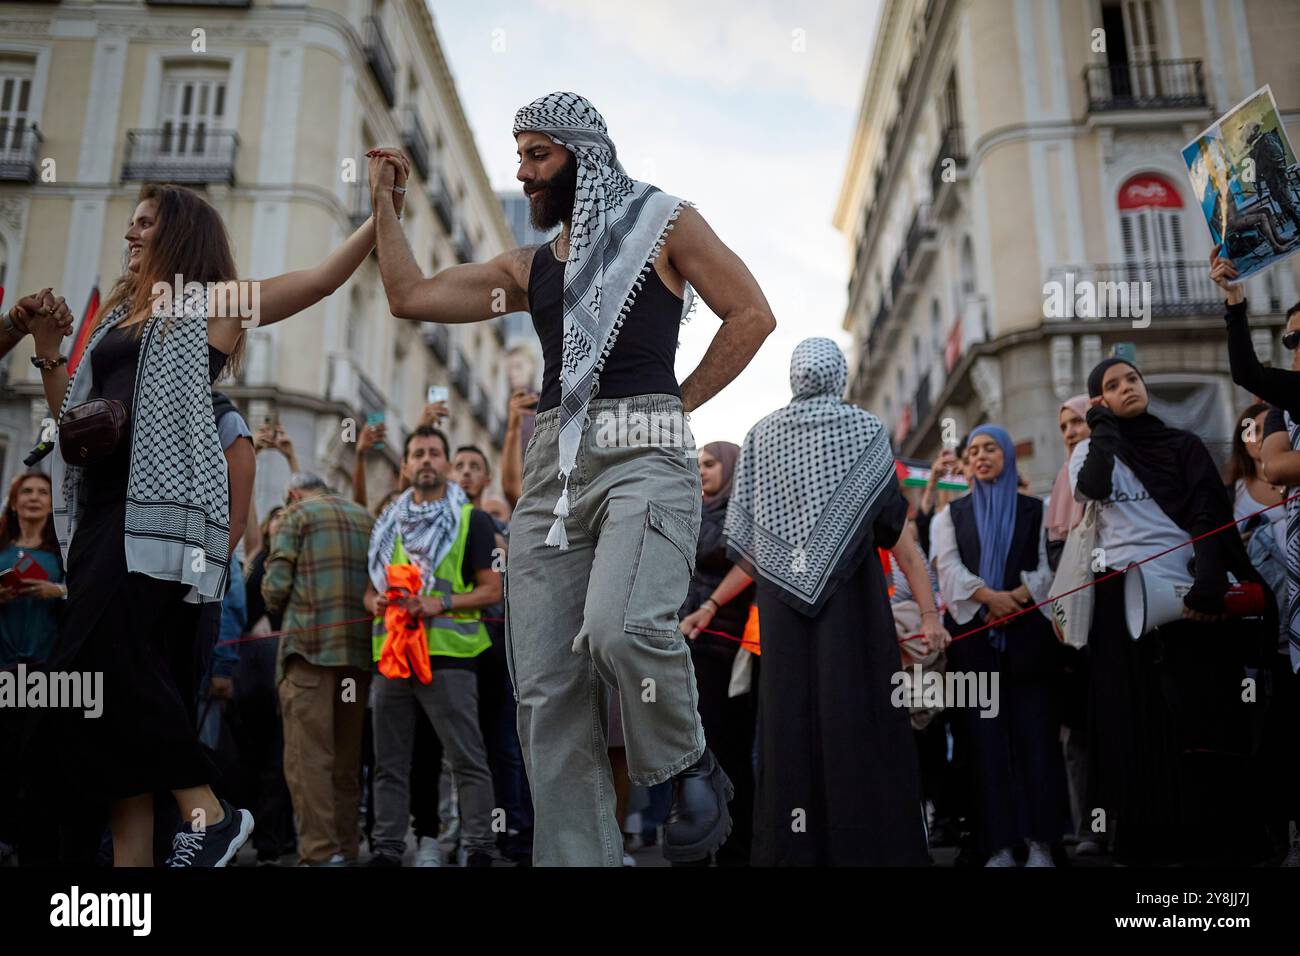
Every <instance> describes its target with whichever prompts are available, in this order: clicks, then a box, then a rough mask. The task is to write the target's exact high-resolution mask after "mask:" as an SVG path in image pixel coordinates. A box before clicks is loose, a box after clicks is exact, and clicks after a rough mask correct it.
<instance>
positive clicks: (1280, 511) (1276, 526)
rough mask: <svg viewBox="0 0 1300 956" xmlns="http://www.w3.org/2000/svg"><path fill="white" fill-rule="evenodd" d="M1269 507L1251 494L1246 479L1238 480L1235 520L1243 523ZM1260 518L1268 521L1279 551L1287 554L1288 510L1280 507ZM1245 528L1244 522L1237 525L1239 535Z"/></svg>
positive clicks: (1233, 507)
mask: <svg viewBox="0 0 1300 956" xmlns="http://www.w3.org/2000/svg"><path fill="white" fill-rule="evenodd" d="M1267 507H1268V505H1266V504H1264V502H1262V501H1259V500H1258V499H1256V498H1255V496H1254V495H1252V494H1251V493H1250V489H1249V487H1248V486H1247V484H1246V479H1245V478H1238V479H1237V495H1236V499H1235V500H1234V501H1233V505H1232V516H1233V517H1234V518H1236V519H1237V520H1238V521H1241V520H1242V519H1243V518H1245V517H1247V516H1249V515H1253V514H1256V513H1258V512H1260V511H1263V510H1264V509H1265V508H1267ZM1260 517H1261V518H1264V519H1265V520H1266V521H1268V526H1269V528H1270V529H1271V530H1272V532H1273V540H1275V541H1276V542H1277V547H1278V550H1279V551H1281V552H1282V553H1283V554H1286V509H1285V508H1283V507H1282V506H1281V505H1278V506H1277V507H1275V508H1272V509H1270V510H1269V511H1264V513H1263V514H1262V515H1260ZM1244 526H1245V524H1244V522H1243V523H1242V524H1239V525H1237V533H1238V534H1240V533H1241V530H1242V528H1243V527H1244Z"/></svg>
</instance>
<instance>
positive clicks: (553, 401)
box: [528, 242, 682, 412]
mask: <svg viewBox="0 0 1300 956" xmlns="http://www.w3.org/2000/svg"><path fill="white" fill-rule="evenodd" d="M563 291H564V263H562V262H560V261H559V260H557V259H556V258H555V253H553V252H552V251H551V244H550V243H549V242H548V243H545V244H543V245H542V246H540V247H539V248H538V250H537V252H536V253H534V254H533V268H532V272H531V274H530V275H529V277H528V311H529V312H530V313H531V314H532V317H533V328H534V329H536V330H537V337H538V338H539V339H540V340H541V343H542V362H543V368H542V395H541V398H539V399H538V402H537V410H538V411H539V412H544V411H546V410H547V409H548V408H555V407H556V406H558V405H559V404H560V363H561V361H562V359H563V352H564V311H563V308H562V306H561V296H562V294H563ZM681 317H682V300H681V299H679V298H678V297H677V296H675V295H673V293H672V291H671V290H670V289H669V288H668V287H667V286H666V285H664V283H663V280H662V279H660V278H659V273H657V272H656V271H655V270H654V267H653V266H652V267H651V268H650V275H649V276H647V277H646V280H645V282H644V283H643V284H642V286H641V290H640V291H639V292H638V293H637V296H636V301H635V302H634V303H633V304H632V308H631V309H630V310H629V311H628V314H627V317H626V318H625V319H624V320H623V326H622V328H620V329H619V332H618V339H617V340H616V341H615V342H614V348H613V350H612V351H611V352H610V353H609V357H608V358H606V359H605V367H604V368H603V369H601V372H600V388H599V391H598V392H597V397H599V398H629V397H631V396H633V395H652V394H665V395H676V396H677V397H678V398H680V397H681V394H682V393H681V389H679V388H678V386H677V373H676V372H675V371H674V369H673V361H674V359H675V358H676V356H677V333H678V330H679V328H680V326H681Z"/></svg>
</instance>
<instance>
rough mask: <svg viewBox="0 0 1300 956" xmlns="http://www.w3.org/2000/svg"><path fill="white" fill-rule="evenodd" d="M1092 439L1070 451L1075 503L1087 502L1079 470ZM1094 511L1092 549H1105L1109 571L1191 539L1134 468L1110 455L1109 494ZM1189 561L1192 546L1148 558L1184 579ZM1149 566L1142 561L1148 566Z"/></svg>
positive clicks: (1071, 478) (1071, 486)
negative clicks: (1112, 464)
mask: <svg viewBox="0 0 1300 956" xmlns="http://www.w3.org/2000/svg"><path fill="white" fill-rule="evenodd" d="M1091 445H1092V439H1091V438H1085V439H1083V441H1081V442H1079V444H1077V445H1075V446H1074V453H1073V454H1072V455H1070V490H1071V491H1072V492H1074V497H1075V500H1076V501H1084V502H1086V501H1088V498H1087V497H1086V496H1084V495H1082V494H1080V493H1079V472H1080V471H1082V470H1083V463H1084V461H1085V460H1086V459H1087V457H1088V448H1089V447H1090V446H1091ZM1100 504H1101V507H1100V508H1099V509H1098V512H1097V547H1099V548H1102V549H1104V550H1105V552H1106V566H1107V567H1108V568H1111V569H1114V570H1121V569H1123V568H1127V567H1128V566H1129V565H1130V564H1132V563H1134V562H1135V561H1141V560H1142V559H1143V558H1148V557H1150V556H1151V555H1153V554H1158V553H1159V552H1161V551H1164V550H1165V549H1166V548H1173V547H1175V546H1177V545H1180V544H1183V543H1184V542H1186V541H1189V540H1190V539H1191V537H1192V536H1191V535H1190V534H1188V533H1187V532H1186V531H1184V530H1183V529H1182V528H1180V527H1178V525H1176V524H1174V522H1173V520H1172V519H1171V518H1170V517H1169V515H1167V514H1165V513H1164V511H1163V510H1162V509H1161V507H1160V505H1158V504H1156V500H1155V499H1154V498H1152V497H1151V493H1150V492H1148V491H1147V490H1146V488H1145V487H1144V486H1143V484H1142V482H1141V481H1139V480H1138V476H1137V475H1135V474H1133V469H1131V468H1129V466H1128V465H1126V464H1124V462H1122V461H1120V460H1119V458H1118V457H1116V459H1115V470H1114V471H1113V472H1111V476H1110V497H1109V498H1107V499H1106V500H1105V501H1103V502H1101V503H1100ZM1191 559H1192V546H1191V545H1188V546H1187V547H1185V548H1179V549H1178V550H1177V551H1172V552H1170V553H1169V554H1167V555H1165V556H1164V557H1162V558H1158V559H1156V560H1155V561H1152V562H1151V564H1153V565H1162V566H1165V567H1169V568H1171V569H1175V570H1174V573H1175V574H1176V575H1177V576H1179V577H1189V575H1188V573H1187V562H1188V561H1190V560H1191ZM1147 566H1148V565H1144V567H1147Z"/></svg>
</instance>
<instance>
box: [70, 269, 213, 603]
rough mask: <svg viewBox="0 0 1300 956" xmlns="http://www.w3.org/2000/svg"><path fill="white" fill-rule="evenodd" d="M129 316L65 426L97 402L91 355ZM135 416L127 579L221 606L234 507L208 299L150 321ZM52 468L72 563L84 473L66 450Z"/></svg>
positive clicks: (114, 318)
mask: <svg viewBox="0 0 1300 956" xmlns="http://www.w3.org/2000/svg"><path fill="white" fill-rule="evenodd" d="M129 311H130V310H129V308H128V307H127V306H122V307H121V308H118V309H114V310H113V311H112V312H111V313H109V315H107V316H106V317H105V319H104V321H103V322H101V323H100V324H99V327H98V328H96V329H95V331H94V334H93V335H92V336H91V338H90V342H89V344H88V345H87V347H86V352H85V354H86V356H87V359H86V361H83V362H81V363H80V364H79V365H78V366H77V372H76V375H74V376H73V378H72V381H71V383H69V385H68V389H67V391H66V392H65V393H64V397H63V406H62V407H61V408H60V409H59V420H60V421H62V419H63V414H64V413H65V412H66V411H67V410H68V409H69V408H72V407H73V406H74V405H78V404H80V403H81V402H84V401H86V400H87V399H88V398H89V397H90V393H91V388H92V379H93V376H94V363H93V362H92V361H90V359H89V356H90V354H91V353H92V352H93V351H94V348H95V346H96V345H97V344H99V341H100V340H101V339H102V338H103V337H104V335H105V334H107V332H108V331H109V330H110V329H111V328H113V327H114V326H116V325H117V324H118V323H119V322H121V321H122V319H123V318H125V317H126V315H127V313H128V312H129ZM129 414H130V417H131V465H130V477H129V479H128V482H127V491H126V567H127V570H128V571H138V572H140V573H141V574H147V575H149V576H150V577H154V578H161V579H162V580H164V581H181V582H183V583H185V584H188V585H190V586H191V590H190V592H189V594H188V595H187V596H186V600H187V601H190V602H194V601H204V602H208V601H220V600H221V599H222V598H223V597H224V595H225V591H226V578H227V576H228V575H229V563H230V498H229V494H228V491H227V487H226V459H225V456H224V455H223V454H222V451H221V441H220V439H219V438H218V437H217V425H216V421H215V419H214V418H213V415H212V387H211V381H210V380H209V378H208V296H207V291H206V290H198V291H195V292H192V293H187V294H185V295H184V297H183V299H182V301H181V302H179V303H177V304H176V307H175V309H174V314H171V315H169V314H167V312H166V310H164V309H162V308H159V309H158V310H156V311H155V312H154V314H153V315H151V316H150V317H149V318H148V319H147V320H146V321H145V326H144V330H143V333H142V335H141V340H140V364H139V366H138V369H137V372H136V380H135V395H134V398H133V400H132V404H131V408H130V409H129ZM56 443H57V439H56ZM52 461H53V467H52V469H51V470H52V474H51V484H52V485H53V488H54V530H55V533H56V534H57V535H58V538H59V545H60V548H61V549H62V551H63V560H64V561H65V562H66V561H67V560H68V551H69V548H70V546H71V544H72V537H73V535H74V534H75V533H76V530H77V523H78V521H79V520H80V518H81V516H82V510H83V507H84V500H83V488H82V482H83V480H84V474H85V469H84V468H82V467H80V466H78V465H69V464H67V463H65V462H64V460H63V455H62V451H61V450H60V449H58V448H56V449H55V452H54V455H53V457H52Z"/></svg>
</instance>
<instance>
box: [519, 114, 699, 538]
mask: <svg viewBox="0 0 1300 956" xmlns="http://www.w3.org/2000/svg"><path fill="white" fill-rule="evenodd" d="M513 132H514V135H516V136H517V135H519V134H520V133H527V132H534V133H542V134H544V135H546V136H548V137H550V138H551V139H552V140H554V141H555V142H557V143H559V144H560V145H561V146H563V147H565V148H566V149H568V150H569V151H570V152H571V153H573V155H574V157H575V158H576V160H577V163H578V182H577V189H576V192H575V195H574V200H573V217H572V221H571V223H570V229H569V250H570V251H569V260H568V262H567V263H565V266H564V294H563V312H564V351H563V362H562V364H561V368H560V429H559V444H560V447H559V461H560V477H562V478H563V479H564V490H563V491H562V492H561V493H560V498H559V500H558V501H557V502H556V504H555V509H554V512H553V513H554V514H555V515H556V519H555V523H554V524H553V525H552V526H551V530H550V533H549V534H548V535H547V536H546V543H547V544H548V545H550V546H552V547H559V548H561V549H566V548H568V546H569V539H568V536H567V535H566V534H565V531H564V519H565V518H566V517H568V514H569V473H570V472H571V471H572V470H573V466H574V463H575V461H576V460H577V457H578V446H579V444H580V443H581V441H582V435H583V432H584V431H586V428H587V426H588V425H589V424H590V422H591V419H590V416H589V415H588V414H587V406H588V404H589V403H590V402H591V398H592V396H593V395H594V394H595V393H596V390H597V388H598V385H599V376H600V370H601V368H602V367H603V366H604V364H605V359H606V358H607V357H608V355H609V353H610V351H611V350H612V349H613V348H614V342H615V340H616V339H617V338H618V333H619V327H620V326H621V325H622V324H623V319H624V318H625V317H626V316H627V314H628V311H629V310H630V309H631V308H632V304H633V302H634V301H635V299H636V294H637V292H638V291H640V289H641V284H642V283H643V282H644V281H645V280H646V278H647V275H648V273H649V270H650V269H651V268H653V264H654V260H655V259H656V258H658V256H659V252H660V250H661V249H662V248H663V244H664V241H665V240H666V239H667V236H668V231H669V230H670V229H671V228H672V222H673V220H675V219H676V218H677V214H678V212H679V210H680V209H681V207H682V206H683V205H684V201H683V200H681V199H678V198H676V197H674V196H669V195H668V194H667V193H664V192H662V191H661V190H659V189H658V188H656V187H654V186H651V185H650V184H648V183H642V182H637V181H636V180H634V179H631V178H629V177H628V175H627V173H626V172H625V171H624V169H623V166H622V164H621V163H620V162H619V161H618V154H617V151H616V150H615V148H614V143H613V141H612V140H611V139H610V138H609V134H608V132H607V130H606V127H605V120H604V119H603V118H602V117H601V115H600V113H598V112H597V111H596V108H595V107H594V106H592V105H591V103H589V102H588V101H587V100H586V99H585V98H584V97H582V96H579V95H577V94H576V93H551V94H548V95H547V96H543V97H541V98H539V99H536V100H534V101H533V102H532V103H530V104H529V105H528V106H525V107H524V108H523V109H521V110H519V112H518V113H516V114H515V123H514V130H513ZM692 297H693V293H692V292H691V290H690V287H689V286H688V287H687V290H686V301H685V303H684V305H683V308H682V317H683V318H685V316H686V315H687V313H688V312H689V311H690V305H691V301H692Z"/></svg>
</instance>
